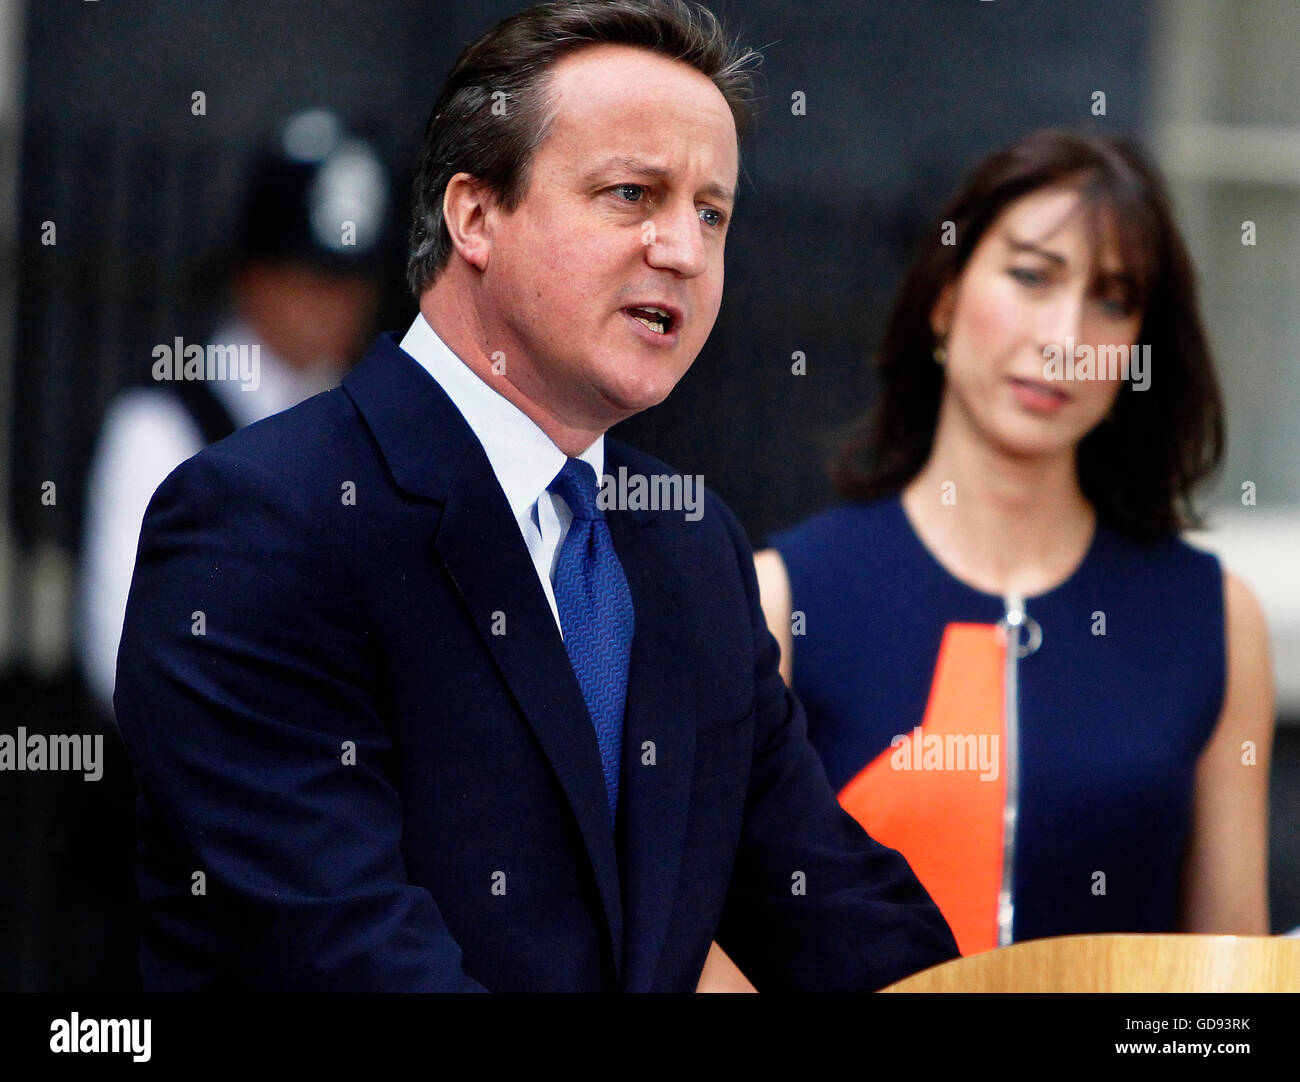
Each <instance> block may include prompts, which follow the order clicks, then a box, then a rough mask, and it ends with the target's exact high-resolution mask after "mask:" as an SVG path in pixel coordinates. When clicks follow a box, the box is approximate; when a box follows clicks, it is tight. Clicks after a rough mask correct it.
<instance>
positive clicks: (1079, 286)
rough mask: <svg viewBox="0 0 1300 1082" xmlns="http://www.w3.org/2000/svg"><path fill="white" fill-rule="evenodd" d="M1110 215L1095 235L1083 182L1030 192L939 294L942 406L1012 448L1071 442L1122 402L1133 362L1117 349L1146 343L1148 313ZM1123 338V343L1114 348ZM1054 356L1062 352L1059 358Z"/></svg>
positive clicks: (1038, 449) (1047, 449)
mask: <svg viewBox="0 0 1300 1082" xmlns="http://www.w3.org/2000/svg"><path fill="white" fill-rule="evenodd" d="M1103 222H1104V224H1105V228H1103V230H1102V234H1103V235H1102V236H1100V237H1095V236H1092V235H1091V234H1090V231H1089V227H1088V215H1087V214H1086V213H1084V211H1083V208H1082V206H1081V205H1080V197H1079V194H1078V192H1077V190H1076V189H1071V188H1044V189H1040V190H1038V191H1036V192H1031V193H1030V194H1029V195H1026V196H1022V197H1021V198H1020V199H1018V200H1016V201H1015V202H1013V203H1011V204H1009V205H1008V206H1007V207H1006V208H1005V209H1004V210H1003V212H1002V213H1001V215H999V216H998V218H997V219H995V220H994V222H993V224H992V225H991V226H990V227H989V228H988V230H987V231H986V232H985V234H984V235H983V236H982V237H981V238H980V240H979V242H978V243H977V245H976V246H975V249H974V251H973V252H972V253H971V256H970V259H969V260H968V262H967V264H966V267H965V270H964V271H963V272H962V274H961V276H960V277H959V278H958V279H957V281H956V282H955V283H954V284H953V285H952V286H950V287H948V288H947V289H945V290H944V291H943V292H942V293H941V295H940V297H939V300H938V302H937V303H936V305H935V309H934V311H933V313H932V315H931V326H932V327H933V329H934V331H935V334H936V335H938V336H939V337H941V338H943V337H946V338H947V351H948V359H947V363H946V374H945V389H944V395H945V399H944V410H945V412H948V411H952V412H953V413H954V414H955V416H954V418H953V419H954V420H959V421H960V422H961V423H962V425H963V427H964V428H966V429H968V430H970V431H973V432H974V434H975V435H976V437H977V438H980V439H984V440H987V441H989V442H991V443H992V444H994V445H995V446H996V447H998V448H999V449H1000V450H1002V451H1003V452H1004V453H1007V454H1012V455H1015V456H1016V457H1041V456H1053V455H1058V454H1061V453H1064V452H1066V451H1072V450H1073V448H1074V447H1075V446H1076V445H1077V444H1078V443H1079V441H1080V440H1082V439H1083V437H1084V436H1086V435H1087V434H1088V432H1090V431H1091V430H1092V429H1093V428H1094V427H1095V426H1096V425H1097V424H1099V423H1100V422H1101V421H1102V420H1103V419H1104V418H1105V416H1106V414H1107V413H1108V412H1109V411H1110V408H1111V406H1112V405H1113V404H1114V402H1115V398H1116V395H1117V394H1118V392H1119V389H1120V382H1121V379H1122V378H1123V373H1122V372H1121V371H1118V369H1119V365H1117V364H1116V363H1114V359H1116V358H1119V357H1123V356H1124V355H1125V354H1127V353H1128V352H1129V347H1132V346H1134V345H1138V344H1139V343H1138V342H1137V334H1138V331H1139V329H1140V327H1141V325H1142V313H1141V312H1140V311H1139V310H1138V309H1137V307H1136V305H1135V303H1134V302H1133V300H1132V299H1131V298H1132V294H1133V290H1132V288H1131V281H1130V279H1129V278H1127V277H1126V275H1125V273H1124V268H1123V267H1122V266H1121V265H1120V262H1119V255H1118V246H1117V245H1116V243H1115V237H1114V234H1113V229H1112V227H1111V226H1110V224H1109V222H1108V220H1107V219H1105V218H1104V217H1103ZM1094 247H1095V248H1096V250H1097V254H1098V258H1097V259H1096V266H1095V267H1094V266H1093V258H1092V256H1093V251H1094ZM1085 346H1090V347H1091V348H1092V353H1093V357H1094V363H1093V364H1092V366H1091V367H1092V373H1091V376H1086V375H1085V374H1084V372H1083V369H1082V364H1081V362H1082V361H1083V360H1084V359H1085V358H1086V356H1087V351H1086V350H1084V349H1082V347H1085ZM1117 346H1123V347H1125V348H1124V349H1123V350H1122V351H1119V352H1116V351H1115V350H1114V349H1113V348H1112V349H1107V348H1106V347H1117ZM1052 347H1055V349H1056V350H1059V351H1060V352H1059V354H1056V353H1055V352H1054V350H1053V348H1052ZM1096 358H1104V360H1103V362H1102V363H1100V364H1098V363H1096ZM1052 359H1057V360H1058V361H1059V362H1060V363H1059V364H1057V365H1055V366H1050V367H1049V364H1048V362H1049V361H1050V360H1052ZM1071 360H1073V361H1074V364H1073V366H1072V367H1073V371H1071V370H1070V368H1071V366H1070V362H1071ZM1112 370H1115V371H1112ZM1149 375H1150V373H1149V371H1148V372H1147V376H1148V377H1149ZM1062 376H1073V378H1061V377H1062ZM1081 376H1082V377H1083V378H1080V377H1081Z"/></svg>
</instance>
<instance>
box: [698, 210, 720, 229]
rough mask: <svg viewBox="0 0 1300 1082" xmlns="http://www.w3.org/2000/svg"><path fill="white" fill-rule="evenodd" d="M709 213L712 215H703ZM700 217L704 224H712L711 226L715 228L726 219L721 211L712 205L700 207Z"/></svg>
mask: <svg viewBox="0 0 1300 1082" xmlns="http://www.w3.org/2000/svg"><path fill="white" fill-rule="evenodd" d="M709 214H711V215H713V217H711V218H707V217H705V215H709ZM700 218H701V220H702V221H703V222H704V223H705V224H706V225H710V226H713V228H715V229H717V228H718V227H719V226H721V225H722V223H723V222H724V221H726V218H725V217H723V214H722V211H720V210H717V209H716V208H714V207H701V208H700Z"/></svg>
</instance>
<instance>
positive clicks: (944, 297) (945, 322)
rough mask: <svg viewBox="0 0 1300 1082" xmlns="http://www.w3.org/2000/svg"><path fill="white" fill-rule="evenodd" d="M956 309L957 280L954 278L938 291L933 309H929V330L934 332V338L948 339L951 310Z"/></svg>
mask: <svg viewBox="0 0 1300 1082" xmlns="http://www.w3.org/2000/svg"><path fill="white" fill-rule="evenodd" d="M956 307H957V280H956V279H955V278H954V279H953V280H952V281H950V282H949V283H948V284H947V285H946V286H944V287H943V288H942V289H941V290H939V296H938V297H937V298H935V302H934V307H933V308H931V309H930V330H931V331H933V332H934V336H935V338H939V339H943V338H946V337H948V329H949V328H950V327H951V326H952V313H953V309H954V308H956Z"/></svg>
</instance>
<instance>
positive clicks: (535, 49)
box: [406, 0, 759, 299]
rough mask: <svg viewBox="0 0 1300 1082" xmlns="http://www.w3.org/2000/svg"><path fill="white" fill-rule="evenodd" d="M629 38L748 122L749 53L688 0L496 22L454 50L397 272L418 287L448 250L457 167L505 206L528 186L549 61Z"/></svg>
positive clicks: (558, 10)
mask: <svg viewBox="0 0 1300 1082" xmlns="http://www.w3.org/2000/svg"><path fill="white" fill-rule="evenodd" d="M602 44H603V45H631V46H635V47H638V48H643V49H648V50H650V51H651V52H654V53H657V54H659V55H660V56H666V57H668V58H670V59H672V60H679V61H681V62H682V63H684V64H688V65H690V66H691V67H693V68H695V69H696V70H697V71H699V72H701V73H702V74H704V75H706V76H708V78H709V79H711V80H712V81H713V84H714V85H715V86H716V87H717V88H718V89H719V90H720V91H721V92H722V95H723V97H724V98H725V99H726V100H727V104H728V105H729V106H730V107H731V114H732V117H733V118H734V120H735V123H736V132H737V135H738V136H743V135H744V134H745V132H746V131H747V130H748V128H749V126H750V124H751V122H752V116H753V114H752V102H753V100H754V93H755V87H754V74H753V65H754V63H755V62H756V61H757V60H758V58H759V54H758V53H756V52H754V51H753V50H749V49H742V48H740V47H739V45H738V44H736V43H735V42H733V41H732V40H730V39H729V38H728V37H727V34H726V31H725V29H724V28H723V26H722V24H721V23H720V22H719V20H718V18H717V16H715V15H714V14H713V12H711V11H709V10H708V9H707V8H705V7H702V6H701V5H699V4H696V3H692V2H690V0H561V2H558V3H550V4H538V5H536V6H535V7H531V8H529V9H528V10H527V11H521V12H519V14H517V15H512V16H510V17H509V18H507V19H504V20H502V21H501V22H499V23H497V25H496V26H494V27H493V28H492V29H491V30H489V31H488V32H487V33H486V34H484V35H483V36H482V37H481V38H479V39H478V40H477V41H475V42H473V43H472V44H470V45H469V46H467V47H466V49H465V51H464V52H462V53H461V55H460V58H459V59H458V60H457V61H456V64H455V66H454V67H453V68H452V70H451V74H450V75H449V76H448V77H447V82H446V84H445V85H444V86H443V88H442V93H441V94H439V95H438V100H437V101H436V102H435V103H434V106H433V111H432V112H431V114H430V116H429V122H428V125H427V126H426V128H425V133H424V144H423V146H422V147H421V150H420V160H419V165H418V167H417V169H416V175H415V185H414V188H413V191H412V194H411V218H412V221H411V236H410V243H409V247H408V257H407V265H406V280H407V284H408V285H409V286H410V288H411V292H412V294H414V296H415V297H416V298H417V299H418V298H419V296H420V294H421V293H423V292H424V290H425V289H426V288H427V287H428V286H429V284H430V283H431V282H433V280H434V279H435V278H436V277H437V276H438V273H439V272H440V271H441V270H442V268H443V267H444V266H446V264H447V260H448V259H449V258H450V256H451V250H452V246H451V236H450V235H449V234H448V232H447V226H446V223H445V222H444V221H443V218H442V201H443V193H444V192H445V191H446V188H447V183H448V181H450V180H451V178H452V177H453V176H455V175H456V174H457V173H469V174H470V175H471V176H473V177H475V178H477V179H478V180H479V181H481V182H483V183H484V184H485V185H486V186H487V187H488V189H489V190H490V191H492V192H493V194H494V195H495V196H496V198H497V199H498V200H499V201H500V203H501V205H502V207H504V209H505V210H507V211H512V210H514V209H515V208H516V207H517V206H518V205H519V201H520V200H521V199H522V198H523V196H524V193H525V192H526V191H527V189H528V171H529V167H530V166H531V164H532V160H533V155H534V153H535V152H536V150H537V148H538V146H540V145H541V143H542V141H543V140H544V139H545V138H546V135H547V132H548V131H549V129H550V126H551V123H552V121H553V119H554V115H555V113H554V109H553V108H551V107H550V106H549V104H548V97H547V90H548V86H549V76H550V73H551V69H552V68H553V67H554V66H555V64H556V63H557V62H558V61H559V60H561V59H563V58H564V57H566V56H569V55H570V54H572V53H574V52H577V51H578V50H579V49H582V48H586V47H588V46H591V45H602Z"/></svg>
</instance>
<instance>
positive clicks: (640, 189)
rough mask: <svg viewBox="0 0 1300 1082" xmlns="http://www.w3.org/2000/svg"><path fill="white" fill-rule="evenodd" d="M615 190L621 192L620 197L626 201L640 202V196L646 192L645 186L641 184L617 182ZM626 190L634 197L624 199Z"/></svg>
mask: <svg viewBox="0 0 1300 1082" xmlns="http://www.w3.org/2000/svg"><path fill="white" fill-rule="evenodd" d="M613 190H614V191H616V192H618V193H619V198H620V199H622V200H623V202H624V203H639V202H640V199H639V198H638V197H639V196H641V195H643V194H644V193H645V186H644V185H641V184H617V185H615V186H614V188H613ZM625 192H631V193H632V198H630V199H624V198H623V195H624V193H625Z"/></svg>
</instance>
